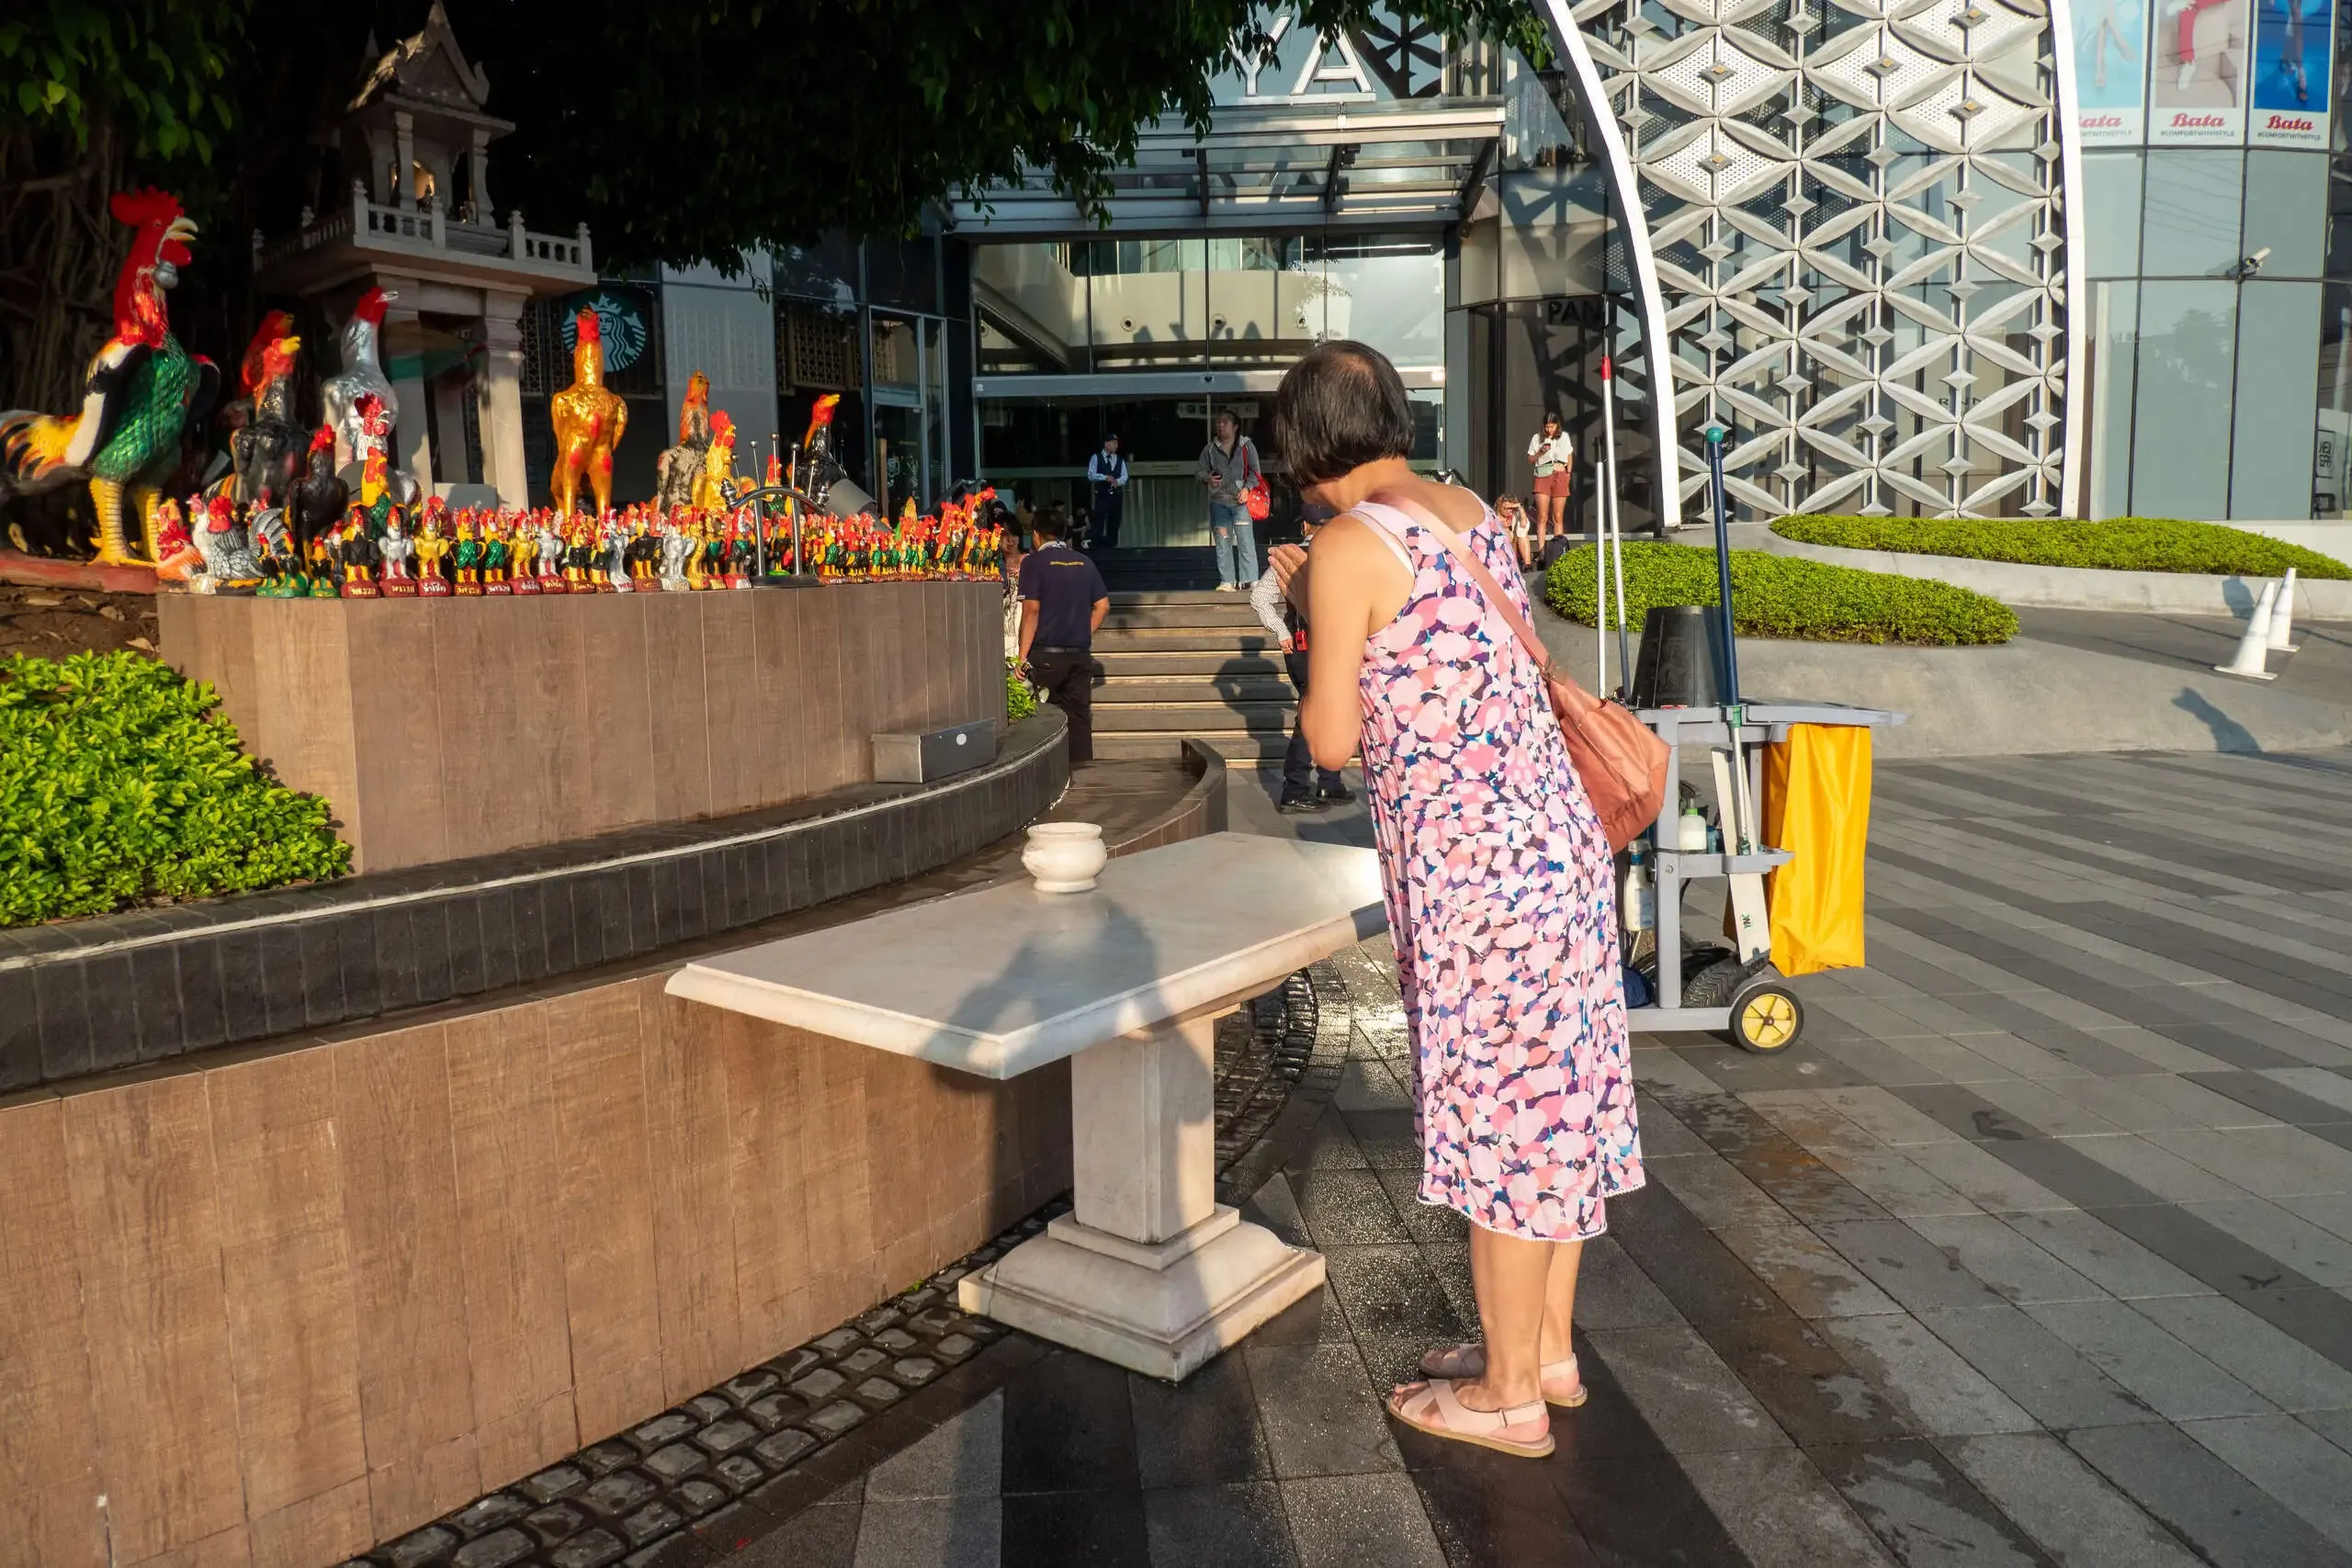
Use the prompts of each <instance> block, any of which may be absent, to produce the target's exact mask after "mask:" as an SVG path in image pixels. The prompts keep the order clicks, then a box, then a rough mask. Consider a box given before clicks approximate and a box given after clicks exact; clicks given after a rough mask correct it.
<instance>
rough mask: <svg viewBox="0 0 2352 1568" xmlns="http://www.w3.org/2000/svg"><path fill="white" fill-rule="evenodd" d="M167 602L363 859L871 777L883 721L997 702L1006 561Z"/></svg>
mask: <svg viewBox="0 0 2352 1568" xmlns="http://www.w3.org/2000/svg"><path fill="white" fill-rule="evenodd" d="M157 613H158V616H159V619H160V624H161V633H162V639H163V649H162V651H163V656H164V659H165V660H167V661H168V662H170V663H171V664H172V665H173V666H174V667H175V669H177V670H179V671H181V672H182V673H183V674H186V675H188V676H191V677H193V678H195V679H197V680H202V681H209V682H212V684H213V685H214V686H215V687H216V688H218V689H219V691H220V698H221V707H222V710H223V711H224V712H225V713H226V714H227V715H228V716H229V718H230V719H231V720H232V721H233V722H234V723H235V724H236V726H237V729H238V732H239V733H240V734H241V735H242V736H243V738H244V741H245V746H246V749H247V750H249V751H251V752H252V753H253V754H254V756H257V757H262V758H266V759H267V760H268V761H269V762H270V763H271V764H272V765H273V766H274V767H275V768H276V769H277V774H278V776H279V777H280V778H281V779H283V780H284V781H285V782H286V783H287V784H290V785H291V786H293V787H294V788H296V789H301V790H309V791H311V792H313V793H315V794H318V795H324V796H326V798H327V799H328V801H329V802H331V803H332V804H333V806H334V815H335V818H336V819H337V821H338V822H339V823H340V825H341V831H342V833H343V836H344V838H345V839H346V840H348V841H349V842H350V843H351V845H352V849H353V861H354V869H355V870H358V871H363V872H364V871H387V870H391V869H394V868H397V867H401V866H413V865H429V864H434V863H439V862H442V861H449V860H459V859H464V858H467V857H469V856H474V855H485V854H495V853H499V852H503V851H508V850H515V849H523V848H526V847H528V846H531V845H536V844H548V843H557V842H561V841H564V840H572V839H581V838H586V837H589V836H591V835H594V834H597V833H604V832H609V831H611V830H613V829H621V828H631V827H638V826H641V825H643V824H647V823H654V822H676V821H682V820H689V819H692V818H702V817H716V816H726V815H729V814H730V813H734V812H741V811H750V810H754V809H756V808H759V807H767V806H778V805H782V804H784V803H786V802H787V801H792V800H798V799H801V798H803V797H806V796H809V795H817V794H820V793H822V792H823V791H826V790H829V789H834V788H838V787H840V786H842V785H843V784H859V783H865V782H868V781H870V780H871V779H872V778H873V776H874V754H873V745H872V737H873V736H874V735H876V733H882V732H891V731H904V730H922V729H931V728H938V727H941V726H944V725H949V724H965V723H970V722H972V721H973V720H976V719H983V718H989V717H997V718H1001V716H1002V715H1003V713H1004V646H1003V597H1002V593H1001V590H1000V589H999V588H998V586H997V585H996V584H995V583H994V582H875V583H858V584H854V585H849V586H843V587H835V588H803V589H758V590H753V591H751V592H703V593H611V594H594V595H574V594H560V595H555V596H550V597H540V598H528V597H526V598H520V599H516V598H488V597H485V598H469V599H456V598H450V599H434V600H424V599H378V600H366V599H353V600H345V599H247V598H211V597H205V596H200V595H194V594H165V595H164V596H163V597H162V598H161V600H160V601H159V604H158V607H157Z"/></svg>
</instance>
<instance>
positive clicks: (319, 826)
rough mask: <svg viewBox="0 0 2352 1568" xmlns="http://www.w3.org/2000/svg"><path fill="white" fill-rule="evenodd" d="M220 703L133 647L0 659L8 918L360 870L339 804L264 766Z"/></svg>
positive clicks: (2, 851)
mask: <svg viewBox="0 0 2352 1568" xmlns="http://www.w3.org/2000/svg"><path fill="white" fill-rule="evenodd" d="M218 700H219V699H218V698H217V697H215V695H214V694H213V692H212V688H211V687H209V686H206V685H202V684H199V683H197V682H189V681H187V680H185V679H183V678H182V677H180V676H179V675H178V674H176V673H175V672H174V671H172V670H171V669H170V668H169V667H168V666H166V665H164V664H160V663H158V662H156V661H155V660H153V659H149V658H146V657H144V656H142V655H140V654H136V653H128V652H125V653H107V654H96V653H77V654H75V655H74V656H73V657H72V658H70V659H67V660H63V661H62V663H61V662H53V661H51V660H46V659H33V658H29V657H27V656H26V655H23V654H17V655H12V656H10V657H9V658H7V659H6V660H0V926H9V925H26V924H29V923H31V922H34V921H38V920H52V919H59V918H60V917H62V916H68V915H102V914H106V913H108V912H109V911H112V910H115V909H119V908H123V907H124V906H126V905H130V904H135V903H140V902H143V901H147V900H153V899H175V898H201V897H210V896H212V895H215V894H221V893H244V892H250V891H252V890H254V889H255V888H260V887H276V886H280V885H281V884H284V883H288V882H309V881H317V880H320V879H322V878H325V877H331V876H340V875H342V874H344V873H345V872H346V871H348V870H349V869H350V868H351V846H350V845H348V844H345V843H343V842H341V841H340V840H337V839H336V838H335V836H334V829H332V828H330V827H329V826H328V820H327V818H328V811H327V803H326V802H325V801H324V800H322V799H321V798H319V797H318V796H317V795H300V794H297V793H296V792H294V791H293V790H290V789H288V788H286V787H285V786H283V785H282V784H277V783H275V782H273V781H272V780H271V779H270V778H269V777H268V776H267V775H266V774H265V773H263V772H262V770H260V769H259V768H257V767H255V766H254V761H253V759H252V758H250V757H248V756H246V755H245V754H244V750H243V747H242V746H241V745H240V744H239V742H238V739H237V732H236V730H235V729H234V728H232V726H231V725H230V724H229V722H228V721H227V720H226V719H224V718H221V717H220V716H218V715H216V714H215V713H214V712H213V711H212V710H213V707H214V705H215V704H216V703H217V702H218Z"/></svg>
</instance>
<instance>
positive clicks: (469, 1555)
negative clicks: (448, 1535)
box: [449, 1529, 539, 1568]
mask: <svg viewBox="0 0 2352 1568" xmlns="http://www.w3.org/2000/svg"><path fill="white" fill-rule="evenodd" d="M538 1546H539V1543H538V1542H537V1541H536V1540H532V1539H531V1538H530V1537H529V1536H528V1535H526V1533H524V1532H523V1531H521V1530H518V1529H503V1530H500V1531H498V1532H497V1533H496V1534H494V1535H486V1536H483V1537H482V1538H481V1540H469V1541H468V1542H467V1543H466V1544H465V1545H463V1546H461V1547H459V1548H458V1550H457V1551H456V1553H455V1554H454V1555H453V1556H451V1558H450V1559H449V1561H450V1562H451V1563H452V1564H453V1565H454V1568H507V1564H508V1563H510V1562H521V1561H523V1559H525V1558H526V1557H528V1556H530V1555H531V1553H532V1552H534V1551H537V1550H538Z"/></svg>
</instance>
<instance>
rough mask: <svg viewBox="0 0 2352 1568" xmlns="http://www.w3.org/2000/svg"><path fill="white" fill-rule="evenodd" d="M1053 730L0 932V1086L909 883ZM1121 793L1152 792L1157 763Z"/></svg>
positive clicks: (488, 984)
mask: <svg viewBox="0 0 2352 1568" xmlns="http://www.w3.org/2000/svg"><path fill="white" fill-rule="evenodd" d="M703 597H708V595H704V596H703ZM227 602H228V601H223V603H227ZM238 603H243V604H255V603H285V604H291V603H292V601H254V600H243V601H238ZM1065 733H1066V726H1065V724H1064V721H1063V719H1062V716H1061V714H1060V713H1059V712H1058V711H1057V710H1055V709H1052V708H1047V709H1046V710H1044V711H1043V712H1041V713H1040V714H1038V715H1037V716H1035V717H1034V718H1029V719H1025V720H1023V722H1022V723H1020V724H1018V725H1014V726H1012V728H1011V729H1010V730H1008V732H1007V733H1006V734H1005V736H1004V738H1003V741H1002V744H1001V748H1000V750H999V751H998V754H997V757H996V759H995V761H992V762H990V763H989V764H988V765H987V766H985V767H980V768H976V769H973V770H972V771H971V772H969V773H958V774H955V775H952V776H950V777H948V778H945V779H943V780H939V781H937V782H935V783H933V784H855V785H851V786H847V787H844V788H842V789H838V790H834V791H831V792H829V793H828V794H826V795H821V796H818V797H816V798H813V799H809V800H801V801H796V802H794V803H793V804H791V805H789V806H780V807H771V808H768V809H766V810H763V811H755V812H749V813H745V814H743V815H741V816H736V817H729V818H718V819H711V820H705V821H696V822H677V823H673V824H670V825H669V826H667V827H661V828H641V829H634V830H632V831H629V832H624V833H608V834H605V835H604V836H602V837H600V838H594V839H582V840H573V841H572V842H570V843H563V844H543V845H540V846H538V847H537V848H533V849H525V850H516V851H512V852H507V853H504V854H497V855H485V856H481V857H480V858H477V859H473V860H466V861H451V862H447V863H443V864H440V865H434V866H423V867H417V868H414V869H412V870H408V871H399V872H385V873H379V874H368V875H361V876H352V877H346V878H345V879H343V880H341V881H337V882H327V883H320V884H318V885H316V886H307V887H286V888H278V889H276V890H274V891H271V892H266V893H250V894H244V895H242V896H239V897H232V898H211V899H203V900H198V901H197V902H194V903H188V904H181V905H175V906H171V907H169V908H153V909H134V910H129V911H126V912H124V913H122V914H119V915H105V916H99V917H96V918H94V919H81V920H61V921H58V922H56V923H54V924H51V925H44V926H32V927H27V928H25V929H23V930H20V931H0V1094H5V1093H6V1092H7V1091H9V1090H11V1089H24V1088H28V1087H30V1086H32V1085H35V1084H42V1083H58V1082H62V1081H64V1080H66V1079H70V1078H74V1077H82V1076H85V1075H87V1074H90V1073H103V1072H110V1071H115V1070H119V1069H121V1068H126V1067H134V1066H150V1065H153V1064H156V1063H161V1062H165V1061H169V1060H171V1059H172V1058H174V1057H177V1056H182V1055H187V1053H189V1052H193V1051H203V1050H208V1049H209V1048H211V1047H214V1046H219V1045H236V1044H241V1043H244V1042H247V1041H258V1040H263V1039H267V1038H271V1037H274V1036H282V1035H285V1034H286V1033H288V1032H291V1031H296V1030H302V1029H324V1028H332V1027H334V1026H335V1025H338V1024H344V1023H347V1022H350V1021H356V1020H366V1019H374V1018H379V1017H380V1016H382V1015H384V1014H386V1013H392V1012H398V1011H400V1010H403V1009H408V1008H415V1007H430V1006H433V1005H434V1004H435V1003H440V1002H446V1001H449V1000H451V999H453V998H470V997H479V996H482V995H484V994H486V993H491V992H495V991H498V990H501V989H502V988H506V987H514V986H516V985H533V984H536V983H538V982H541V981H545V980H549V979H554V978H556V977H558V976H564V975H568V974H572V973H576V972H578V971H582V970H587V969H593V968H595V967H596V966H598V965H600V964H609V963H612V962H614V961H616V960H621V959H628V958H634V957H640V956H644V955H648V954H652V953H662V952H664V951H666V950H669V949H672V948H674V947H675V946H676V945H677V944H679V943H681V942H695V941H699V940H704V939H707V938H710V937H713V936H718V935H721V934H723V933H727V932H730V931H731V932H740V931H743V930H744V929H745V928H747V927H750V926H752V925H755V924H757V923H759V922H762V921H765V920H772V919H775V918H776V917H778V916H780V915H788V914H792V913H795V912H797V911H800V910H804V909H809V908H816V907H818V906H820V905H822V904H826V903H828V902H830V901H831V900H834V899H839V898H842V897H849V896H852V895H854V894H858V893H862V892H865V890H867V889H869V888H873V887H878V886H886V885H890V884H896V883H902V882H904V881H905V880H906V879H908V878H912V877H921V876H922V874H925V873H928V872H931V871H933V870H935V869H937V868H938V867H940V866H943V865H945V864H947V863H952V862H954V861H956V860H957V859H959V858H961V857H966V856H969V855H972V854H974V853H976V852H978V851H979V850H981V849H982V848H983V847H984V846H987V845H989V844H992V843H995V842H997V841H998V840H1001V839H1002V838H1004V837H1005V835H1007V834H1010V833H1013V832H1015V831H1017V830H1018V829H1020V828H1022V827H1023V825H1025V824H1027V823H1029V822H1032V821H1035V819H1036V818H1037V817H1038V815H1039V814H1040V813H1041V812H1043V811H1044V810H1046V808H1047V807H1049V806H1050V805H1051V804H1052V803H1053V801H1054V800H1055V798H1056V797H1057V796H1058V795H1061V793H1062V791H1063V789H1064V787H1065V785H1066V784H1067V783H1068V780H1069V762H1068V761H1067V760H1066V758H1067V754H1068V749H1067V747H1066V746H1065V744H1064V740H1063V737H1064V735H1065ZM1192 761H1193V771H1194V772H1195V773H1196V774H1197V773H1200V772H1202V771H1203V769H1204V764H1203V763H1202V762H1201V761H1200V760H1199V759H1197V758H1194V759H1192ZM1132 787H1133V788H1134V789H1135V790H1136V791H1139V792H1140V793H1141V794H1142V795H1144V796H1147V797H1148V799H1149V800H1150V801H1152V802H1153V803H1154V806H1155V808H1156V809H1165V808H1167V807H1169V806H1170V791H1169V790H1168V787H1167V780H1166V777H1165V771H1164V770H1163V771H1162V773H1156V774H1153V775H1150V776H1148V777H1145V778H1141V779H1138V780H1136V781H1135V782H1134V784H1133V785H1132ZM1180 817H1181V814H1176V815H1172V816H1171V817H1170V823H1178V824H1179V825H1180V826H1181V823H1180V822H1179V818H1180ZM1170 830H1174V829H1170ZM1196 830H1197V829H1196Z"/></svg>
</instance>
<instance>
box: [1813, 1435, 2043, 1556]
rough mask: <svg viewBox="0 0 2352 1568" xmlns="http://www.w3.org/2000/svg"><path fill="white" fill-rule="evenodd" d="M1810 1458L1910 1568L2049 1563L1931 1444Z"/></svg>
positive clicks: (1904, 1443) (1825, 1451)
mask: <svg viewBox="0 0 2352 1568" xmlns="http://www.w3.org/2000/svg"><path fill="white" fill-rule="evenodd" d="M1805 1456H1806V1457H1807V1458H1808V1459H1810V1460H1812V1461H1813V1462H1814V1464H1815V1466H1816V1467H1817V1468H1818V1469H1819V1470H1820V1471H1821V1472H1822V1474H1823V1475H1824V1476H1825V1477H1826V1478H1827V1480H1828V1482H1829V1483H1830V1484H1831V1485H1832V1486H1835V1487H1836V1488H1837V1489H1838V1494H1839V1495H1841V1496H1843V1497H1844V1498H1845V1499H1846V1503H1847V1506H1849V1507H1851V1508H1852V1509H1853V1510H1854V1512H1855V1513H1856V1514H1857V1515H1858V1516H1860V1518H1861V1520H1862V1523H1863V1524H1864V1525H1866V1526H1867V1527H1869V1529H1870V1531H1871V1534H1873V1535H1875V1536H1877V1537H1878V1539H1879V1540H1881V1541H1882V1542H1883V1543H1884V1544H1885V1546H1886V1547H1887V1548H1888V1550H1890V1551H1892V1552H1893V1553H1894V1556H1895V1558H1896V1560H1897V1561H1899V1562H1903V1563H1905V1565H1906V1568H1927V1565H1928V1564H1933V1563H1950V1564H1952V1565H1953V1568H1960V1565H1962V1564H1969V1565H1975V1564H1984V1565H1985V1568H1992V1565H1995V1564H2011V1565H2014V1568H2040V1564H2041V1562H2042V1561H2043V1559H2042V1556H2041V1552H2040V1551H2038V1550H2037V1549H2036V1547H2035V1545H2034V1543H2033V1540H2032V1538H2031V1537H2030V1536H2029V1535H2027V1534H2026V1533H2025V1532H2024V1531H2023V1530H2022V1529H2019V1528H2018V1526H2017V1525H2016V1524H2015V1523H2013V1522H2012V1521H2011V1520H2010V1519H2008V1518H2007V1517H2006V1516H2004V1515H2003V1514H2002V1513H2001V1511H2000V1510H1999V1509H1998V1508H1996V1507H1995V1506H1993V1504H1992V1503H1991V1502H1990V1501H1989V1500H1988V1499H1987V1498H1986V1497H1985V1495H1984V1494H1983V1493H1982V1492H1980V1491H1979V1490H1978V1489H1977V1488H1976V1486H1975V1485H1974V1483H1972V1482H1971V1481H1970V1480H1969V1479H1968V1478H1967V1476H1966V1475H1964V1474H1962V1472H1960V1470H1958V1469H1957V1468H1956V1467H1955V1466H1954V1465H1953V1464H1952V1462H1951V1460H1949V1459H1947V1458H1946V1457H1945V1456H1944V1455H1943V1454H1941V1453H1939V1452H1938V1451H1937V1450H1936V1449H1935V1448H1934V1446H1933V1445H1931V1444H1930V1443H1928V1441H1926V1440H1925V1439H1924V1438H1905V1439H1902V1440H1899V1441H1893V1442H1882V1443H1870V1444H1865V1445H1861V1446H1859V1447H1854V1448H1815V1449H1807V1450H1805Z"/></svg>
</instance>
